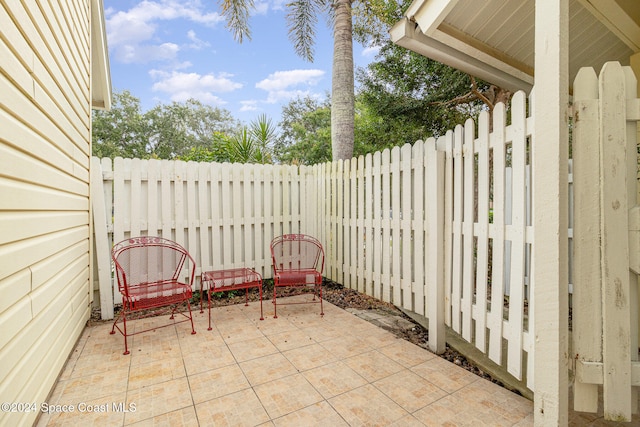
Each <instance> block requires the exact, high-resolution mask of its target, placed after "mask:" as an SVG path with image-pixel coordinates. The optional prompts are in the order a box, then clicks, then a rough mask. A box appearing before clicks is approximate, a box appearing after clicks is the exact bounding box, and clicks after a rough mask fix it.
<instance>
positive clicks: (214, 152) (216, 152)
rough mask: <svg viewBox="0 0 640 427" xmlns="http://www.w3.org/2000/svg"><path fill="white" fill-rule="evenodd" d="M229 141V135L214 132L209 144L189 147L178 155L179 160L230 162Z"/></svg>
mask: <svg viewBox="0 0 640 427" xmlns="http://www.w3.org/2000/svg"><path fill="white" fill-rule="evenodd" d="M230 142H231V137H230V136H228V135H227V134H225V133H222V132H214V133H213V135H212V139H211V144H209V145H198V146H196V147H191V148H190V149H189V151H187V152H186V153H184V154H181V155H180V156H178V159H179V160H184V161H190V160H191V161H194V162H207V163H212V162H216V163H224V162H230V161H231V159H230V158H229V152H228V150H227V147H228V146H229V144H230Z"/></svg>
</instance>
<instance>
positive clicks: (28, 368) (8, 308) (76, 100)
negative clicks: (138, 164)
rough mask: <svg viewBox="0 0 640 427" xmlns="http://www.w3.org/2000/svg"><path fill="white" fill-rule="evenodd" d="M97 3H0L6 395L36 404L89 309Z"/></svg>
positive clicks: (20, 417)
mask: <svg viewBox="0 0 640 427" xmlns="http://www.w3.org/2000/svg"><path fill="white" fill-rule="evenodd" d="M90 7H91V1H90V0H69V1H65V2H36V1H34V0H27V1H25V2H17V1H10V0H0V402H16V403H19V402H21V403H35V404H36V405H37V407H38V409H39V407H40V405H41V404H42V403H43V402H47V398H48V395H49V393H50V391H51V389H52V387H53V385H54V383H55V381H56V379H57V377H58V375H59V374H60V372H61V371H62V368H63V367H64V364H65V362H66V360H67V358H68V356H69V354H70V353H71V351H72V349H73V346H74V344H75V343H76V342H77V340H78V338H79V337H80V334H81V333H82V330H83V328H84V326H85V323H86V321H87V319H88V318H89V315H90V306H91V298H92V295H91V294H90V284H89V278H90V277H91V275H90V269H91V266H90V259H91V256H90V255H91V253H90V252H91V244H90V243H91V241H90V220H89V219H90V209H89V206H90V203H89V176H90V173H89V165H90V153H91V110H90V106H91V92H90V87H91V75H90V71H91V30H90V29H91V22H90V16H91V9H90ZM47 403H50V402H47ZM61 403H65V402H61ZM66 403H69V404H75V403H77V402H66ZM37 415H38V413H37V411H36V412H24V411H22V412H0V425H31V424H32V423H33V422H34V421H35V420H36V417H37Z"/></svg>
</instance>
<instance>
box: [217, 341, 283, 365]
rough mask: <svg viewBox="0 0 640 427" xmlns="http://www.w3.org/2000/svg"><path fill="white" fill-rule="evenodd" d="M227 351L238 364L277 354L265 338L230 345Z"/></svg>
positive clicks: (275, 349)
mask: <svg viewBox="0 0 640 427" xmlns="http://www.w3.org/2000/svg"><path fill="white" fill-rule="evenodd" d="M229 350H230V351H231V353H232V354H233V356H234V357H235V359H236V361H238V362H245V361H247V360H251V359H255V358H258V357H262V356H268V355H270V354H274V353H277V352H278V349H277V348H276V347H275V346H274V345H273V344H272V343H271V341H269V339H268V338H267V337H258V338H253V339H250V340H244V341H238V342H233V343H230V344H229Z"/></svg>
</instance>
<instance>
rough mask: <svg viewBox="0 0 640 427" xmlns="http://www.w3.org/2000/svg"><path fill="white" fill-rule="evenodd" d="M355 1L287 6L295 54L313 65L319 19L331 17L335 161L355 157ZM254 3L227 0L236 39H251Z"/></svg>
mask: <svg viewBox="0 0 640 427" xmlns="http://www.w3.org/2000/svg"><path fill="white" fill-rule="evenodd" d="M352 2H353V0H293V1H291V2H290V3H288V4H287V8H288V11H287V25H288V27H289V39H290V40H291V42H292V43H293V46H294V49H295V52H296V53H297V54H298V55H299V56H301V57H302V58H304V59H306V60H308V61H313V51H314V49H313V47H314V43H315V25H316V24H317V16H318V15H320V14H322V13H328V15H329V16H330V17H331V18H332V21H333V72H332V80H331V146H332V154H333V160H338V159H350V158H351V157H352V155H353V142H354V135H353V127H354V120H355V107H354V105H355V94H354V90H355V86H354V77H353V73H354V71H353V23H352V15H351V4H352ZM253 8H254V3H253V0H223V1H222V5H221V9H222V15H223V16H224V18H225V19H226V21H227V27H228V28H229V29H230V30H231V32H232V33H233V35H234V38H235V39H236V40H237V41H239V42H242V41H243V39H244V38H245V37H246V38H248V39H251V31H250V29H249V25H248V21H249V16H250V11H251V10H252V9H253Z"/></svg>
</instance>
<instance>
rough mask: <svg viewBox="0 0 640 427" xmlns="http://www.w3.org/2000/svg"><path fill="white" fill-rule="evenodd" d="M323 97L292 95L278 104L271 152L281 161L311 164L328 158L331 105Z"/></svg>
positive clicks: (329, 156) (328, 159)
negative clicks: (279, 117)
mask: <svg viewBox="0 0 640 427" xmlns="http://www.w3.org/2000/svg"><path fill="white" fill-rule="evenodd" d="M330 105H331V104H330V100H329V98H328V97H327V98H326V99H325V100H324V101H317V100H316V99H314V98H311V97H309V96H307V97H303V98H295V99H293V100H291V101H290V102H289V103H288V104H287V105H285V106H283V107H282V120H281V122H280V124H279V125H280V129H281V132H280V135H279V137H278V138H277V139H276V143H275V146H274V152H275V156H276V158H277V159H278V160H279V161H280V162H282V163H289V164H304V165H313V164H316V163H322V162H326V161H330V160H331V106H330Z"/></svg>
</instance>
